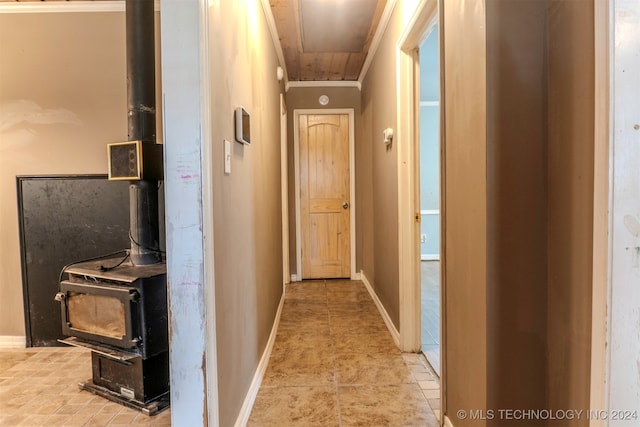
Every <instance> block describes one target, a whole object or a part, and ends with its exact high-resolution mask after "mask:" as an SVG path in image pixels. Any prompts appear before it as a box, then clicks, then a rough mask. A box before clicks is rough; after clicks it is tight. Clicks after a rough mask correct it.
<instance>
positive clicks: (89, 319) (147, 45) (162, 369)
mask: <svg viewBox="0 0 640 427" xmlns="http://www.w3.org/2000/svg"><path fill="white" fill-rule="evenodd" d="M125 5H126V6H125V10H126V14H125V18H126V30H127V37H126V44H127V102H128V112H127V119H128V125H129V126H128V128H129V135H128V136H129V140H128V141H127V142H125V143H116V144H111V145H110V147H109V150H108V152H109V162H108V163H109V179H110V180H123V179H124V180H127V181H129V200H130V207H129V240H130V241H131V249H130V250H127V251H123V253H124V252H126V256H125V257H124V258H122V257H121V258H120V259H117V258H116V259H114V258H111V259H108V258H109V257H104V258H107V259H93V260H85V261H80V262H78V263H75V264H72V265H69V266H67V267H65V268H64V269H63V272H62V273H61V277H60V289H59V292H58V294H57V295H56V300H58V301H59V302H60V307H61V313H62V329H63V333H64V334H65V335H68V336H70V338H67V339H64V340H62V342H64V343H66V344H69V345H75V346H80V347H85V348H89V349H90V350H91V352H92V353H91V361H92V371H93V377H92V379H91V380H89V381H87V382H86V383H84V384H80V387H81V388H83V389H86V390H89V391H91V392H93V393H96V394H99V395H101V396H103V397H105V398H107V399H110V400H113V401H116V402H119V403H121V404H123V405H126V406H129V407H132V408H136V409H139V410H141V411H142V412H144V413H146V414H148V415H154V414H156V413H157V412H159V411H161V410H162V409H164V408H166V407H168V405H169V339H168V325H167V324H168V320H167V319H168V307H167V280H166V279H167V278H166V264H165V262H164V261H163V259H162V251H161V250H160V248H159V246H160V232H159V218H158V216H159V215H158V211H159V210H158V184H159V181H161V180H162V179H163V176H162V172H163V167H162V148H161V146H160V145H156V138H155V130H156V120H155V70H154V67H155V40H154V18H155V16H154V1H153V0H126V2H125Z"/></svg>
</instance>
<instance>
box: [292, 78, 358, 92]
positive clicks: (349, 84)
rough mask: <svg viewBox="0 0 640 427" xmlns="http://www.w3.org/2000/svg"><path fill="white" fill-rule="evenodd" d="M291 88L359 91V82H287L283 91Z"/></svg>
mask: <svg viewBox="0 0 640 427" xmlns="http://www.w3.org/2000/svg"><path fill="white" fill-rule="evenodd" d="M292 87H355V88H358V90H360V89H361V85H360V82H359V81H357V80H314V81H302V82H301V81H292V82H287V84H286V86H285V90H286V91H288V90H289V88H292Z"/></svg>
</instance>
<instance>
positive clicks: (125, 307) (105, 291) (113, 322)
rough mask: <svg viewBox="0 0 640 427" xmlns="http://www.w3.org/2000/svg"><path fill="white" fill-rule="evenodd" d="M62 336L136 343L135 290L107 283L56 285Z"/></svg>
mask: <svg viewBox="0 0 640 427" xmlns="http://www.w3.org/2000/svg"><path fill="white" fill-rule="evenodd" d="M60 294H61V295H62V298H60V302H61V309H62V332H63V333H64V334H65V335H69V336H74V337H78V338H82V339H87V340H91V341H96V342H100V343H103V344H107V345H112V346H116V347H119V348H125V349H132V348H135V347H137V346H138V345H139V344H140V326H141V325H140V321H139V315H138V313H139V307H138V300H139V297H140V295H139V293H138V291H137V290H136V289H135V288H133V287H127V286H117V285H109V284H106V283H104V284H93V283H75V282H70V281H63V282H62V283H61V284H60Z"/></svg>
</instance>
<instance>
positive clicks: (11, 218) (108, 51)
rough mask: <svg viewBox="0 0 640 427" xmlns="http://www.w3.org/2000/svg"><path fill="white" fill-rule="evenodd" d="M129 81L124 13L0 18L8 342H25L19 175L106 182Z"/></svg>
mask: <svg viewBox="0 0 640 427" xmlns="http://www.w3.org/2000/svg"><path fill="white" fill-rule="evenodd" d="M156 33H158V31H156ZM158 43H159V42H158ZM156 63H157V64H159V63H160V55H159V54H157V55H156ZM158 69H159V67H158ZM125 73H126V66H125V24H124V13H123V12H108V13H106V12H101V13H97V12H94V13H35V14H13V13H10V14H0V254H2V258H3V260H2V265H1V266H0V295H2V298H1V299H0V335H14V336H23V335H24V334H25V329H24V314H23V305H22V276H21V266H20V245H19V236H18V213H17V195H16V175H31V174H33V175H42V174H84V173H106V172H107V158H106V144H107V143H109V142H115V141H124V140H126V139H127V99H126V74H125ZM157 81H158V82H159V81H160V80H159V78H157ZM157 86H158V87H159V84H158V85H157ZM158 93H159V89H158ZM157 104H158V110H159V112H158V115H159V117H161V111H160V108H159V107H160V97H158V101H157ZM160 130H161V126H160V120H158V136H159V137H160V138H161V135H160V133H159V132H160ZM53 292H55V290H54V291H53ZM52 321H59V319H57V318H56V319H52Z"/></svg>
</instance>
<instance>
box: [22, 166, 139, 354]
mask: <svg viewBox="0 0 640 427" xmlns="http://www.w3.org/2000/svg"><path fill="white" fill-rule="evenodd" d="M17 190H18V216H19V221H20V224H19V226H20V246H21V258H22V283H23V295H24V305H25V323H26V335H27V345H28V346H36V347H37V346H55V345H58V342H57V340H58V339H59V338H62V336H63V335H62V330H61V325H60V321H59V319H60V306H59V304H58V303H57V302H56V301H54V299H53V298H54V296H55V294H56V292H57V291H58V276H59V273H60V270H61V269H62V267H63V266H65V265H67V264H69V263H71V262H74V261H79V260H82V259H86V258H91V257H95V256H99V255H103V254H106V253H109V252H113V251H116V250H119V249H126V248H128V247H129V191H128V183H127V182H109V181H107V179H106V175H66V176H19V177H17Z"/></svg>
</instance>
